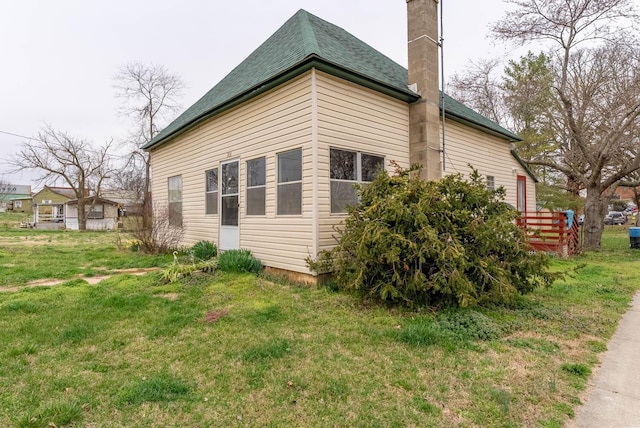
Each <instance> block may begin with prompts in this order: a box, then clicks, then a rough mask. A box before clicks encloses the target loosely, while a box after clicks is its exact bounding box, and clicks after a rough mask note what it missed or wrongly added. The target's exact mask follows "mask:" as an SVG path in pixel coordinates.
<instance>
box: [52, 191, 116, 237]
mask: <svg viewBox="0 0 640 428" xmlns="http://www.w3.org/2000/svg"><path fill="white" fill-rule="evenodd" d="M85 204H86V205H85V211H86V213H87V230H114V229H117V228H118V207H119V204H118V202H115V201H111V200H108V199H103V198H94V197H92V198H89V199H88V200H87V201H86V202H85ZM65 206H66V210H65V218H64V224H65V227H66V228H67V229H71V230H78V229H79V226H78V200H77V199H73V200H71V201H69V202H67V203H66V204H65Z"/></svg>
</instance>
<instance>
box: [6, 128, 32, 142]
mask: <svg viewBox="0 0 640 428" xmlns="http://www.w3.org/2000/svg"><path fill="white" fill-rule="evenodd" d="M0 134H7V135H13V136H14V137H20V138H26V139H27V140H35V138H31V137H27V136H25V135H20V134H14V133H13V132H7V131H2V130H0Z"/></svg>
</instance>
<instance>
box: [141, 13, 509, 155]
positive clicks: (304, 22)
mask: <svg viewBox="0 0 640 428" xmlns="http://www.w3.org/2000/svg"><path fill="white" fill-rule="evenodd" d="M309 61H317V62H321V63H323V64H326V65H328V66H329V67H335V70H340V72H341V74H343V75H348V76H352V77H353V78H357V79H359V80H364V81H367V82H369V84H370V85H372V86H371V87H376V88H377V87H379V88H384V89H385V91H386V92H387V93H389V94H390V95H392V96H393V95H395V96H397V97H398V98H401V99H404V100H406V101H415V100H417V99H418V98H419V96H418V95H417V94H415V93H414V92H412V91H411V90H410V89H409V88H408V86H407V83H408V82H407V80H408V77H407V76H408V74H407V70H406V69H405V68H404V67H402V66H401V65H399V64H397V63H396V62H394V61H393V60H391V59H390V58H388V57H386V56H385V55H383V54H382V53H380V52H378V51H377V50H375V49H374V48H372V47H371V46H369V45H368V44H366V43H364V42H363V41H361V40H360V39H358V38H357V37H355V36H353V35H352V34H350V33H349V32H347V31H345V30H343V29H342V28H340V27H338V26H336V25H334V24H331V23H329V22H327V21H325V20H323V19H321V18H318V17H317V16H314V15H312V14H310V13H308V12H307V11H305V10H302V9H301V10H299V11H298V12H297V13H296V14H295V15H293V16H292V17H291V18H290V19H289V20H288V21H287V22H285V23H284V25H282V27H280V28H279V29H278V30H277V31H276V32H275V33H274V34H273V35H272V36H271V37H269V39H267V40H266V41H265V42H264V43H263V44H262V45H260V46H259V47H258V48H257V49H256V50H255V51H253V53H251V55H249V56H248V57H247V58H246V59H245V60H244V61H243V62H242V63H240V64H239V65H238V66H237V67H236V68H234V69H233V70H232V71H231V72H230V73H229V74H228V75H227V76H226V77H225V78H223V79H222V80H221V81H220V82H219V83H218V84H217V85H215V86H214V87H213V88H212V89H211V90H210V91H209V92H207V93H206V94H205V95H204V96H203V97H202V98H200V99H199V100H198V101H197V102H196V103H195V104H193V105H192V106H191V107H189V108H188V109H187V110H186V111H185V112H184V113H182V114H181V115H180V116H178V118H177V119H175V120H174V121H173V122H172V123H171V124H169V125H168V126H167V127H166V128H165V129H163V130H162V131H161V132H160V133H158V135H156V136H155V138H154V139H153V140H152V141H151V142H150V143H148V144H147V145H146V146H145V147H144V148H145V149H150V148H152V147H154V146H156V145H159V144H161V143H163V142H165V141H167V140H168V139H170V138H171V137H172V136H174V135H177V134H178V133H180V132H182V131H184V130H187V129H189V128H190V127H191V126H193V125H195V124H196V123H198V122H199V121H200V120H202V119H204V118H206V117H210V116H212V115H215V114H216V113H218V112H221V111H223V110H224V109H225V108H228V107H229V106H232V105H234V104H233V102H234V101H236V100H239V99H242V100H244V99H245V98H243V97H251V96H255V95H258V94H259V93H261V92H262V91H264V90H267V89H269V88H270V87H269V86H268V83H269V82H272V81H274V79H277V78H278V77H280V76H283V75H286V74H287V73H290V72H293V71H296V70H298V71H299V72H300V73H301V72H304V71H306V69H304V66H305V64H307V65H308V63H309ZM314 65H315V63H314ZM294 75H295V73H294V74H293V76H294ZM445 111H446V113H447V114H450V115H452V116H454V117H457V118H459V119H462V120H464V121H467V122H469V123H472V124H475V125H478V126H480V127H483V128H486V129H489V130H491V131H493V132H494V133H498V134H500V135H503V136H505V137H507V138H509V139H518V137H517V136H516V135H515V134H513V133H511V132H510V131H508V130H506V129H504V128H502V127H501V126H499V125H498V124H496V123H494V122H492V121H490V120H489V119H487V118H485V117H484V116H482V115H480V114H478V113H477V112H475V111H473V110H471V109H470V108H468V107H466V106H464V105H463V104H461V103H459V102H457V101H455V100H454V99H453V98H450V97H449V96H445Z"/></svg>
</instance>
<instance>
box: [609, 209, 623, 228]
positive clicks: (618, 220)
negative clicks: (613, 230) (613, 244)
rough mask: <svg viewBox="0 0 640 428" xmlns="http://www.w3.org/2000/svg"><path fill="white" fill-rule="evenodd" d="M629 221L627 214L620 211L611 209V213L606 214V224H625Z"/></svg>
mask: <svg viewBox="0 0 640 428" xmlns="http://www.w3.org/2000/svg"><path fill="white" fill-rule="evenodd" d="M626 222H627V216H625V215H624V213H621V212H620V211H609V214H607V215H606V216H604V224H609V225H611V224H625V223H626Z"/></svg>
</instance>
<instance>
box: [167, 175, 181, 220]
mask: <svg viewBox="0 0 640 428" xmlns="http://www.w3.org/2000/svg"><path fill="white" fill-rule="evenodd" d="M169 224H170V225H171V226H182V176H181V175H177V176H175V177H169Z"/></svg>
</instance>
